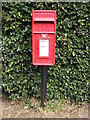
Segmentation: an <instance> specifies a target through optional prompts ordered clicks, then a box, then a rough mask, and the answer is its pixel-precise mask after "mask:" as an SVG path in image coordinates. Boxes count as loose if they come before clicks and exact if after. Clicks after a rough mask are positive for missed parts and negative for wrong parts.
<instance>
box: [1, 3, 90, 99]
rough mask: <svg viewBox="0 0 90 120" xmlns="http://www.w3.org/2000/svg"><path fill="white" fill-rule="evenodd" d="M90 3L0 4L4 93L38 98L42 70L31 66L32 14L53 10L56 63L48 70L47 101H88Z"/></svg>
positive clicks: (89, 80)
mask: <svg viewBox="0 0 90 120" xmlns="http://www.w3.org/2000/svg"><path fill="white" fill-rule="evenodd" d="M89 7H90V3H89V2H86V3H80V2H79V3H75V2H74V3H69V2H65V3H63V2H61V3H60V2H36V3H35V2H31V3H29V2H26V3H24V2H21V3H19V2H18V3H15V2H11V3H7V2H6V3H2V37H3V45H2V53H3V84H2V86H3V90H4V91H5V92H6V93H8V94H9V96H10V97H11V98H19V97H24V98H27V97H32V96H33V97H36V98H40V88H41V87H40V86H41V73H40V70H41V67H40V66H33V65H32V10H35V9H37V10H44V9H50V10H56V13H57V25H56V56H55V57H56V60H55V65H54V66H52V67H50V66H49V67H48V80H47V99H57V98H65V99H73V100H75V101H89V100H90V94H89V88H90V84H89V83H90V79H89V52H90V50H89V26H90V23H89V17H90V16H89Z"/></svg>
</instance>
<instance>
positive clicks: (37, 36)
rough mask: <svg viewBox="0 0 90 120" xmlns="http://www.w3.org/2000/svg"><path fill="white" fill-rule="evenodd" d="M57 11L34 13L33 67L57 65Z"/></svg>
mask: <svg viewBox="0 0 90 120" xmlns="http://www.w3.org/2000/svg"><path fill="white" fill-rule="evenodd" d="M55 39H56V11H55V10H33V12H32V61H33V65H54V64H55Z"/></svg>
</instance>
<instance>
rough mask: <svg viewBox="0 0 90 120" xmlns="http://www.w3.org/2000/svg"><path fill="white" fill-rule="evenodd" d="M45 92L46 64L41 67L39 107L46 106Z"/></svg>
mask: <svg viewBox="0 0 90 120" xmlns="http://www.w3.org/2000/svg"><path fill="white" fill-rule="evenodd" d="M46 94H47V66H42V67H41V107H43V108H44V107H45V106H46Z"/></svg>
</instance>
